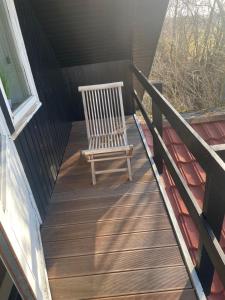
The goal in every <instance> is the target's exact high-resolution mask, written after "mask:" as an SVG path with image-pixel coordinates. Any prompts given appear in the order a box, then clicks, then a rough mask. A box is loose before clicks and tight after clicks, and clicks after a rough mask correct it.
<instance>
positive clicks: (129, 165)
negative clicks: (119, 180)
mask: <svg viewBox="0 0 225 300" xmlns="http://www.w3.org/2000/svg"><path fill="white" fill-rule="evenodd" d="M127 169H128V176H129V180H130V181H132V173H131V163H130V158H127Z"/></svg>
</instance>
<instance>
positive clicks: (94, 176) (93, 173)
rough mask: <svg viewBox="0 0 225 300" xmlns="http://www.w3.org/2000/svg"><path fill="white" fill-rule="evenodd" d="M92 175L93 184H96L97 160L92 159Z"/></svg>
mask: <svg viewBox="0 0 225 300" xmlns="http://www.w3.org/2000/svg"><path fill="white" fill-rule="evenodd" d="M92 159H93V158H92ZM91 176H92V183H93V185H96V175H95V162H94V161H91Z"/></svg>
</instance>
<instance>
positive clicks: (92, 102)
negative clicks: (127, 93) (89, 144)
mask: <svg viewBox="0 0 225 300" xmlns="http://www.w3.org/2000/svg"><path fill="white" fill-rule="evenodd" d="M122 85H123V83H121V82H119V83H113V84H104V85H97V86H87V87H79V91H81V92H82V99H83V106H84V114H85V121H86V127H87V135H88V139H90V138H91V137H96V136H104V135H112V134H115V133H121V134H122V133H123V134H124V135H125V138H126V126H125V116H124V108H123V98H122V89H121V87H122Z"/></svg>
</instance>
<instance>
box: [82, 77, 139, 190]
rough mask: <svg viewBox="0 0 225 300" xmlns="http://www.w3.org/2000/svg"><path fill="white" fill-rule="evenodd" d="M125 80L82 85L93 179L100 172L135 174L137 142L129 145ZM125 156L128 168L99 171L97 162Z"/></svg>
mask: <svg viewBox="0 0 225 300" xmlns="http://www.w3.org/2000/svg"><path fill="white" fill-rule="evenodd" d="M122 86H123V82H115V83H109V84H100V85H90V86H80V87H79V88H78V90H79V91H80V92H81V93H82V99H83V106H84V114H85V121H86V127H87V136H88V144H89V147H88V150H84V151H82V155H83V156H84V157H85V158H86V159H87V161H88V162H90V163H91V173H92V182H93V184H94V185H95V184H96V175H98V174H104V173H115V172H128V177H129V180H132V175H131V162H130V159H131V156H132V151H133V145H129V144H128V140H127V133H126V124H125V116H124V108H123V99H122V90H121V88H122ZM117 159H120V160H121V159H125V161H126V163H127V168H119V169H107V170H100V171H96V169H95V163H96V162H101V161H110V160H117Z"/></svg>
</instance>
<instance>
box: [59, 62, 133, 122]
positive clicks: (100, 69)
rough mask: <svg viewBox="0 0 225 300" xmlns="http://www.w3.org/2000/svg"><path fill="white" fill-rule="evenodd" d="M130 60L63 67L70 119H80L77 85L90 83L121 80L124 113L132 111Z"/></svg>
mask: <svg viewBox="0 0 225 300" xmlns="http://www.w3.org/2000/svg"><path fill="white" fill-rule="evenodd" d="M129 66H130V61H127V60H125V61H113V62H105V63H99V64H91V65H84V66H74V67H69V68H64V69H63V73H64V77H65V80H66V83H67V89H68V90H69V93H70V105H71V115H70V119H71V121H77V120H82V119H83V118H84V116H83V105H82V99H81V94H80V93H79V92H78V86H79V85H91V84H101V83H109V82H115V81H123V82H124V88H123V100H124V108H125V113H126V115H129V114H132V113H133V112H134V103H133V98H132V94H131V92H132V76H131V72H130V69H129Z"/></svg>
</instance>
